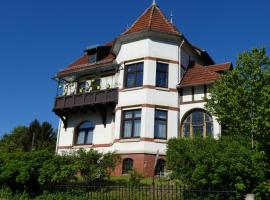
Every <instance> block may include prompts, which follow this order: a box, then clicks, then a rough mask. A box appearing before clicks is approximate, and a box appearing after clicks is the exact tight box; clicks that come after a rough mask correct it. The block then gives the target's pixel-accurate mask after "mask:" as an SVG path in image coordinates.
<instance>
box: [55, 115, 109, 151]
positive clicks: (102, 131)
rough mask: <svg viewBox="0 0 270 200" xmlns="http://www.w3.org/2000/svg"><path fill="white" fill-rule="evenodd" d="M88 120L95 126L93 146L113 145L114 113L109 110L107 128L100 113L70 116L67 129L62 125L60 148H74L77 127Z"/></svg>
mask: <svg viewBox="0 0 270 200" xmlns="http://www.w3.org/2000/svg"><path fill="white" fill-rule="evenodd" d="M87 120H88V121H91V122H92V123H94V124H95V129H94V136H93V144H109V143H112V140H113V137H112V135H113V132H114V123H113V120H112V111H110V110H108V114H107V124H106V127H104V125H103V123H102V117H101V114H100V113H99V111H96V112H87V113H85V114H83V113H80V114H74V115H72V116H70V117H69V119H68V124H67V129H65V128H64V126H63V123H61V130H60V134H59V141H58V147H65V146H73V144H74V141H73V140H74V138H75V137H74V134H75V129H76V127H78V125H79V124H80V123H82V122H84V121H87ZM82 147H83V146H82Z"/></svg>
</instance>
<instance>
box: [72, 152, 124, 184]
mask: <svg viewBox="0 0 270 200" xmlns="http://www.w3.org/2000/svg"><path fill="white" fill-rule="evenodd" d="M72 159H73V161H74V165H75V167H76V169H77V172H79V173H80V175H81V176H82V178H83V180H84V181H86V182H88V183H90V182H91V183H93V182H96V181H100V180H103V179H104V178H106V177H108V176H109V175H110V174H111V171H112V170H113V169H114V168H115V166H116V164H117V162H118V161H119V156H118V155H117V154H115V153H110V152H109V153H106V154H102V153H99V152H98V151H95V150H93V149H91V150H90V151H85V150H83V149H80V150H78V151H77V152H76V153H75V154H74V156H73V157H72Z"/></svg>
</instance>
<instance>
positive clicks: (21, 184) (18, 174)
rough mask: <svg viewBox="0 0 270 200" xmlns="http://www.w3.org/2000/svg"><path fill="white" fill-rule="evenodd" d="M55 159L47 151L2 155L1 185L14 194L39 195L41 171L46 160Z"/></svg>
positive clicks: (0, 168)
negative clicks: (24, 192) (18, 192)
mask: <svg viewBox="0 0 270 200" xmlns="http://www.w3.org/2000/svg"><path fill="white" fill-rule="evenodd" d="M52 158H53V154H52V153H49V152H47V151H37V152H28V153H22V152H17V153H1V154H0V163H1V164H0V184H1V185H2V186H7V187H9V188H10V189H11V190H12V191H13V192H16V191H20V192H23V191H26V192H27V193H39V192H41V187H40V184H39V182H38V178H39V170H40V168H41V167H42V165H43V163H44V162H45V161H46V160H50V159H52Z"/></svg>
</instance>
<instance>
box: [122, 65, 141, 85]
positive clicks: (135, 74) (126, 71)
mask: <svg viewBox="0 0 270 200" xmlns="http://www.w3.org/2000/svg"><path fill="white" fill-rule="evenodd" d="M140 64H141V65H142V70H138V69H137V68H138V66H139V65H140ZM129 67H135V68H136V70H134V71H132V72H128V68H129ZM124 69H125V70H124V84H123V85H124V88H136V87H142V86H143V74H144V62H143V61H142V62H137V63H132V64H127V65H125V68H124ZM140 72H141V73H142V83H141V85H136V82H137V79H138V78H137V76H138V73H140ZM129 74H134V79H135V80H134V84H133V85H132V86H128V85H127V81H128V75H129Z"/></svg>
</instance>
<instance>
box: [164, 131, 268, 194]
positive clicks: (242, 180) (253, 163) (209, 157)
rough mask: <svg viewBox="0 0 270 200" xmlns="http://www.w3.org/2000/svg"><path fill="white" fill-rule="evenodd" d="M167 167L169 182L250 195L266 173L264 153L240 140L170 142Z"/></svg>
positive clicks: (180, 140) (229, 138) (266, 165)
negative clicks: (168, 169) (178, 181)
mask: <svg viewBox="0 0 270 200" xmlns="http://www.w3.org/2000/svg"><path fill="white" fill-rule="evenodd" d="M167 166H168V167H169V168H170V169H171V170H172V178H175V179H179V180H180V181H182V182H183V183H184V184H185V185H187V186H190V187H195V189H209V188H214V189H217V190H234V191H237V192H238V195H239V196H241V195H244V194H246V193H252V192H253V191H254V189H255V188H256V187H258V186H259V185H260V184H261V183H262V182H264V181H265V180H266V174H267V172H268V171H269V164H268V163H267V160H266V156H265V153H264V152H260V151H258V150H252V149H251V148H250V141H248V140H246V139H245V138H243V137H225V136H224V137H222V138H221V139H219V140H215V139H212V138H206V139H202V138H194V139H172V140H170V141H169V143H168V150H167Z"/></svg>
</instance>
